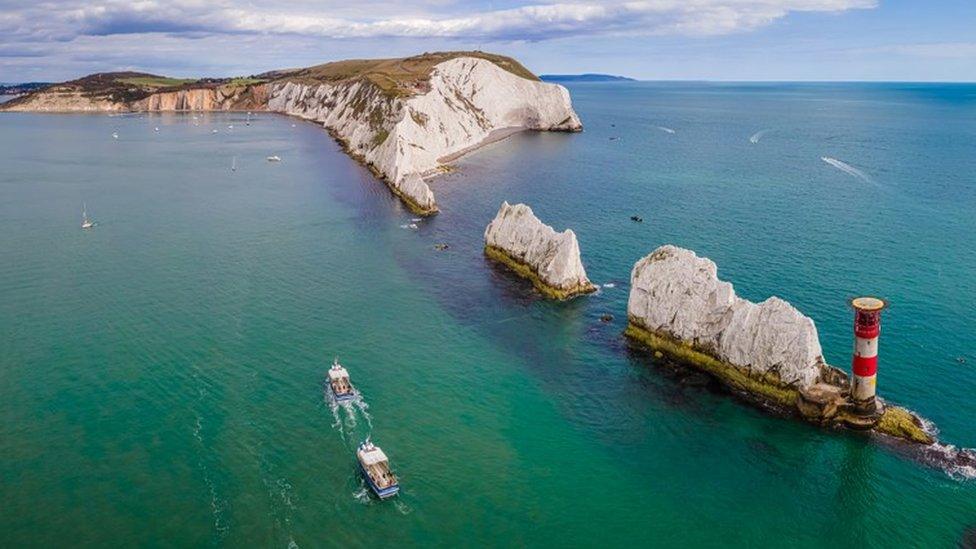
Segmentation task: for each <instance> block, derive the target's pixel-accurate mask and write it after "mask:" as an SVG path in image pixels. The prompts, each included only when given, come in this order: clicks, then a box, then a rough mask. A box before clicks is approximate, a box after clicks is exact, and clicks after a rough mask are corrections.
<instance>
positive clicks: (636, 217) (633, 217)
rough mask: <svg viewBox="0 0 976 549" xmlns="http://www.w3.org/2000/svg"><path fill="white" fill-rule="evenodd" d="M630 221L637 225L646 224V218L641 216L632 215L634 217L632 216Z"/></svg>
mask: <svg viewBox="0 0 976 549" xmlns="http://www.w3.org/2000/svg"><path fill="white" fill-rule="evenodd" d="M630 220H631V221H633V222H635V223H643V222H644V218H643V217H641V216H639V215H632V216H630Z"/></svg>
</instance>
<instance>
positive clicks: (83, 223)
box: [81, 202, 95, 229]
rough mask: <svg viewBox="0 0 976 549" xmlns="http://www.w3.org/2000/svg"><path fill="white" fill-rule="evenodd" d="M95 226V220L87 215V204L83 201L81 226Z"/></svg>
mask: <svg viewBox="0 0 976 549" xmlns="http://www.w3.org/2000/svg"><path fill="white" fill-rule="evenodd" d="M94 226H95V222H94V221H92V220H91V219H89V217H88V205H87V204H85V203H84V202H82V203H81V228H82V229H91V228H92V227H94Z"/></svg>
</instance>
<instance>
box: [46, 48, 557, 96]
mask: <svg viewBox="0 0 976 549" xmlns="http://www.w3.org/2000/svg"><path fill="white" fill-rule="evenodd" d="M457 57H477V58H480V59H486V60H488V61H491V62H492V63H494V64H495V65H498V66H499V67H501V68H502V69H504V70H506V71H508V72H510V73H512V74H514V75H516V76H519V77H521V78H525V79H528V80H539V78H538V77H537V76H536V75H534V74H532V72H531V71H529V70H528V69H527V68H525V67H524V66H523V65H522V64H521V63H519V62H518V61H516V60H514V59H512V58H511V57H505V56H503V55H495V54H491V53H485V52H481V51H447V52H435V53H423V54H421V55H415V56H413V57H404V58H399V59H349V60H346V61H335V62H332V63H325V64H323V65H316V66H314V67H308V68H304V69H286V70H279V71H271V72H267V73H264V74H260V75H257V76H248V77H237V78H201V79H193V78H170V77H167V76H159V75H155V74H148V73H143V72H131V71H129V72H104V73H97V74H90V75H88V76H85V77H82V78H79V79H77V80H71V81H69V82H63V83H60V84H55V85H53V86H51V87H50V88H46V89H43V90H41V91H40V93H48V92H50V93H82V94H85V95H86V96H88V97H92V98H103V99H109V100H112V101H117V102H123V103H124V102H130V101H136V100H139V99H142V98H144V97H147V96H149V95H151V94H153V93H157V92H162V91H175V90H180V89H196V88H213V87H218V86H239V87H247V86H253V85H256V84H261V83H265V82H269V81H279V82H281V81H293V82H299V83H302V84H322V83H332V84H334V83H339V82H352V81H355V80H358V79H364V80H366V81H368V82H370V83H371V84H373V85H374V86H376V88H378V89H379V90H380V92H381V93H382V94H383V95H384V96H386V97H387V98H390V99H392V98H395V97H408V96H411V95H416V94H419V93H424V92H426V91H427V90H428V89H429V87H430V73H431V71H433V69H434V67H435V66H436V65H438V64H439V63H443V62H444V61H449V60H451V59H455V58H457Z"/></svg>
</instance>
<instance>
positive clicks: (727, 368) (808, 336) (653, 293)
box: [626, 245, 934, 444]
mask: <svg viewBox="0 0 976 549" xmlns="http://www.w3.org/2000/svg"><path fill="white" fill-rule="evenodd" d="M627 317H628V321H629V322H628V327H627V331H626V335H627V336H629V337H631V338H632V339H634V340H636V341H639V342H641V343H643V344H644V345H646V346H648V347H650V348H651V349H653V350H654V351H657V352H661V353H664V354H667V355H669V356H671V357H672V358H675V359H678V360H680V361H682V362H684V363H687V364H690V365H692V366H694V367H697V368H699V369H702V370H704V371H706V372H708V373H709V374H711V375H712V376H714V377H715V378H717V379H718V380H719V381H721V382H722V383H724V384H726V385H727V386H729V387H730V388H732V389H733V390H734V391H736V392H737V393H739V394H740V395H742V396H744V397H746V398H747V399H749V400H752V401H756V402H758V403H760V404H762V405H764V406H767V407H772V408H775V409H778V410H782V411H786V412H789V413H796V414H798V415H800V416H802V417H803V418H805V419H807V420H809V421H812V422H815V423H819V424H823V425H831V426H844V427H850V428H856V429H872V430H874V431H877V432H880V433H883V434H886V435H890V436H894V437H897V438H899V439H903V440H907V441H910V442H915V443H921V444H931V443H932V442H934V438H933V437H932V435H930V434H929V433H928V432H926V430H925V428H924V427H923V422H922V421H921V419H920V418H919V417H917V416H916V415H915V414H913V413H912V412H910V411H908V410H906V409H904V408H900V407H897V406H893V405H887V404H884V403H883V401H882V408H881V410H880V412H879V413H878V414H875V415H872V416H870V417H865V416H864V415H863V414H861V413H859V412H858V410H857V409H856V407H855V406H854V404H853V403H852V402H851V400H850V398H849V397H850V383H849V380H848V377H847V375H846V374H845V373H844V372H843V371H841V370H839V369H837V368H834V367H832V366H829V365H828V364H827V363H826V362H825V361H824V358H823V351H822V350H821V347H820V339H819V337H818V335H817V329H816V326H815V325H814V323H813V320H812V319H810V318H809V317H807V316H804V315H803V314H802V313H801V312H800V311H798V310H797V309H796V308H795V307H793V306H792V305H790V304H789V303H787V302H786V301H783V300H782V299H779V298H777V297H771V298H769V299H767V300H766V301H763V302H762V303H753V302H751V301H748V300H746V299H743V298H741V297H739V296H737V295H736V294H735V290H734V289H733V287H732V285H731V284H730V283H728V282H725V281H722V280H719V278H718V268H717V266H716V265H715V263H714V262H712V261H711V260H709V259H707V258H703V257H698V256H697V255H695V253H694V252H692V251H690V250H685V249H683V248H678V247H676V246H670V245H667V246H661V247H660V248H658V249H656V250H654V252H652V253H651V254H650V255H648V256H646V257H644V258H642V259H641V260H639V261H638V262H637V263H636V264H635V265H634V269H633V271H632V273H631V290H630V298H629V300H628V303H627Z"/></svg>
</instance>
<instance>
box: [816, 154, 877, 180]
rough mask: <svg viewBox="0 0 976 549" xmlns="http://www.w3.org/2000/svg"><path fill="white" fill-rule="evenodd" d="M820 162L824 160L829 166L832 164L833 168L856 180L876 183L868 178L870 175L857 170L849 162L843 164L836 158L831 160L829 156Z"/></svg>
mask: <svg viewBox="0 0 976 549" xmlns="http://www.w3.org/2000/svg"><path fill="white" fill-rule="evenodd" d="M820 160H823V161H824V162H826V163H827V164H830V165H831V166H833V167H835V168H837V169H838V170H840V171H842V172H844V173H846V174H847V175H850V176H853V177H856V178H858V179H860V180H862V181H866V182H868V183H874V180H872V179H871V178H870V177H869V176H868V174H866V173H864V172H862V171H861V170H859V169H857V168H855V167H854V166H851V165H850V164H848V163H847V162H843V161H841V160H837V159H836V158H831V157H829V156H821V157H820Z"/></svg>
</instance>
